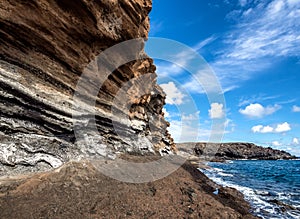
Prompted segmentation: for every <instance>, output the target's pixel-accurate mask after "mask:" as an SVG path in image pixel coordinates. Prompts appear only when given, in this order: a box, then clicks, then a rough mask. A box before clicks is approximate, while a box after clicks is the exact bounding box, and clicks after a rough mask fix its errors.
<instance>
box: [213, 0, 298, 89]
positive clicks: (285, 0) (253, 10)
mask: <svg viewBox="0 0 300 219" xmlns="http://www.w3.org/2000/svg"><path fill="white" fill-rule="evenodd" d="M249 2H250V1H247V0H239V1H237V7H236V9H235V10H234V11H232V12H230V13H229V14H228V17H233V16H234V19H232V21H235V22H236V24H235V25H234V26H233V28H232V30H231V31H229V32H228V33H227V34H225V37H224V40H223V43H224V47H222V48H221V50H220V51H217V52H216V53H215V54H216V56H217V57H216V59H215V60H214V61H213V62H212V63H211V64H212V66H213V68H214V70H215V71H216V73H217V76H218V77H219V78H221V82H222V84H227V85H229V86H230V85H237V84H240V83H239V82H240V81H245V80H248V79H250V78H252V77H253V76H254V75H255V74H258V73H259V72H261V71H262V70H264V69H268V68H269V67H271V66H272V65H273V63H274V62H276V61H277V60H280V58H283V57H299V56H300V22H299V20H300V1H299V0H269V1H251V4H247V3H249ZM250 5H251V7H249V6H250ZM245 6H246V7H245Z"/></svg>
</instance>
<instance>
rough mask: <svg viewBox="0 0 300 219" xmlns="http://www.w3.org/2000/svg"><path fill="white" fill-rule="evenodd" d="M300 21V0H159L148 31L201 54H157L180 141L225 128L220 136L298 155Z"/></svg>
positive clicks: (168, 115)
mask: <svg viewBox="0 0 300 219" xmlns="http://www.w3.org/2000/svg"><path fill="white" fill-rule="evenodd" d="M299 21H300V1H299V0H201V1H199V0H187V1H182V0H173V1H166V0H153V9H152V12H151V14H150V23H151V28H150V33H149V37H150V39H151V37H159V38H166V39H169V40H174V41H176V42H178V43H181V44H184V45H186V46H187V47H189V48H191V49H192V50H194V51H195V52H196V53H197V54H199V57H200V56H201V57H202V59H201V58H199V57H197V58H196V59H193V58H194V57H196V55H193V57H192V58H191V55H190V53H187V52H186V51H185V49H184V48H183V49H182V51H177V50H174V51H173V52H172V54H171V56H172V59H171V60H172V61H171V62H170V60H167V61H166V60H163V59H157V58H155V59H154V61H155V64H156V66H157V70H156V72H157V74H158V83H159V84H160V86H161V87H162V88H163V90H164V91H165V93H166V94H167V99H166V105H165V108H164V112H165V117H166V119H167V120H168V121H169V122H170V123H171V126H170V127H169V131H170V133H171V134H172V136H173V138H174V139H175V142H188V141H189V142H190V141H211V139H213V140H214V138H211V135H213V133H214V132H218V133H219V134H220V133H221V132H222V139H220V141H222V142H237V141H238V142H252V143H255V144H257V145H261V146H271V147H272V148H276V149H281V150H286V151H288V152H290V153H292V154H294V155H297V156H300V86H299V82H300V22H299ZM161 49H163V47H161ZM147 50H149V49H146V52H147V53H148V54H149V53H150V56H151V51H150V52H149V51H147ZM195 60H199V63H202V65H197V64H195V63H196V62H195ZM199 66H200V67H199ZM193 67H194V69H195V68H196V67H197V68H199V69H198V70H195V71H189V69H193ZM195 77H196V79H195ZM215 79H216V80H215ZM199 80H200V83H199ZM218 83H219V84H218ZM219 85H220V87H221V91H220V90H218V86H219ZM216 90H217V91H216ZM215 94H216V95H221V96H223V97H224V101H222V100H221V99H222V98H221V99H220V98H214V97H215V96H214V95H215ZM220 124H222V125H223V126H222V125H220ZM214 125H215V126H214ZM215 127H219V128H215Z"/></svg>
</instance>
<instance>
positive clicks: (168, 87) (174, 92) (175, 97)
mask: <svg viewBox="0 0 300 219" xmlns="http://www.w3.org/2000/svg"><path fill="white" fill-rule="evenodd" d="M160 86H161V88H162V89H163V91H164V92H165V93H166V94H167V97H166V103H167V104H171V105H180V104H182V103H183V98H184V97H185V95H184V94H183V93H182V92H181V91H180V90H179V89H178V88H177V87H176V85H175V84H174V82H172V81H170V82H169V83H167V84H160Z"/></svg>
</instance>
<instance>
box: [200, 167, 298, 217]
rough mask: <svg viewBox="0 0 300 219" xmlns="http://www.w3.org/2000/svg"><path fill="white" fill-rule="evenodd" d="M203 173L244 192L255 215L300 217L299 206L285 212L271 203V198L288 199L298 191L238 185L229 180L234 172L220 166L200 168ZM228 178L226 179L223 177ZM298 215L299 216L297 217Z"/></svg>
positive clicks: (219, 182) (221, 183) (217, 181)
mask: <svg viewBox="0 0 300 219" xmlns="http://www.w3.org/2000/svg"><path fill="white" fill-rule="evenodd" d="M199 170H200V171H201V172H202V173H204V174H205V175H206V176H207V177H209V178H210V179H211V180H212V181H214V182H215V183H217V184H219V185H221V186H223V187H231V188H234V189H236V190H238V191H240V192H241V193H243V194H244V197H245V199H246V200H247V201H248V202H249V203H251V205H252V207H253V208H254V209H253V212H252V213H254V214H255V215H257V216H259V217H261V218H263V219H269V218H273V219H292V218H297V217H298V218H299V210H300V209H299V210H298V207H297V206H295V205H293V207H295V209H297V210H295V211H293V210H289V211H285V212H283V210H282V208H281V207H282V206H278V205H276V204H274V203H270V202H268V201H270V200H275V199H276V200H277V199H278V200H280V201H281V202H283V201H288V200H289V197H290V196H292V195H295V196H299V194H298V193H288V194H285V193H278V192H274V191H267V190H259V189H257V190H256V189H253V188H250V187H246V186H241V185H238V184H236V183H234V182H232V181H230V180H229V178H228V177H234V175H233V174H230V173H226V172H225V171H224V170H223V169H220V168H211V169H199ZM224 177H225V178H226V180H224V179H223V178H224ZM296 216H297V217H296Z"/></svg>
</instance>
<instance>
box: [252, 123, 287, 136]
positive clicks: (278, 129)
mask: <svg viewBox="0 0 300 219" xmlns="http://www.w3.org/2000/svg"><path fill="white" fill-rule="evenodd" d="M290 130H291V126H290V124H289V123H287V122H284V123H282V124H277V125H276V126H269V125H267V126H263V125H256V126H253V127H252V128H251V131H252V132H253V133H263V134H264V133H283V132H287V131H290Z"/></svg>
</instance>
